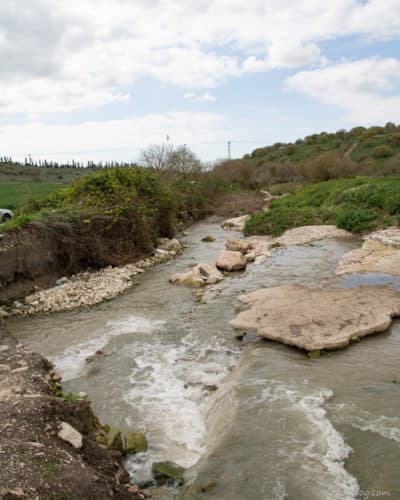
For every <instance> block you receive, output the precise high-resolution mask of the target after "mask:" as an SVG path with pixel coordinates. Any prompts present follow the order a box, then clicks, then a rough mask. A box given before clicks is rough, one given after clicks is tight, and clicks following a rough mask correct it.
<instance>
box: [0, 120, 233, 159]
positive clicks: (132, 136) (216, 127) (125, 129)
mask: <svg viewBox="0 0 400 500" xmlns="http://www.w3.org/2000/svg"><path fill="white" fill-rule="evenodd" d="M228 125H229V124H228V121H227V119H226V118H225V117H224V116H223V115H219V114H216V113H206V112H202V113H185V112H174V113H165V114H148V115H143V116H140V117H134V118H129V119H124V120H110V121H99V122H85V123H81V124H75V125H52V124H45V123H41V122H38V121H35V122H28V123H24V124H17V125H16V124H14V125H6V126H0V143H1V145H2V154H3V155H6V156H12V157H13V158H15V159H20V160H22V159H23V158H25V157H26V156H27V155H28V154H31V155H32V156H33V157H34V158H35V159H39V158H45V159H48V160H51V159H54V160H61V161H62V160H64V161H67V160H71V159H72V158H75V159H80V160H85V161H86V160H93V161H99V160H105V159H109V160H136V159H137V158H138V157H139V155H140V151H141V149H142V148H144V147H146V146H147V145H148V144H152V143H156V144H159V143H162V142H164V141H165V139H166V136H167V134H168V136H169V137H170V140H171V141H172V142H173V143H175V144H178V143H179V144H185V143H186V144H188V145H189V146H190V147H192V148H193V149H194V151H196V152H198V153H199V154H200V156H201V157H202V158H203V159H205V160H211V159H214V158H215V157H216V156H218V155H219V153H215V150H213V149H212V148H211V149H210V148H207V149H206V148H201V145H202V144H203V143H206V144H210V143H215V142H218V141H219V142H220V143H221V144H223V143H224V141H226V137H225V135H221V130H222V131H225V130H227V129H229V126H228ZM222 133H224V132H222ZM194 137H195V138H196V143H195V144H193V145H192V144H191V141H193V138H194ZM221 150H222V151H225V147H223V149H221Z"/></svg>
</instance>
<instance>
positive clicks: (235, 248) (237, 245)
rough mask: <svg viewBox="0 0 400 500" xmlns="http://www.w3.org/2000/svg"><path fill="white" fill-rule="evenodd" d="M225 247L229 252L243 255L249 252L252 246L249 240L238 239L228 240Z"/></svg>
mask: <svg viewBox="0 0 400 500" xmlns="http://www.w3.org/2000/svg"><path fill="white" fill-rule="evenodd" d="M225 247H226V249H227V250H230V251H231V252H240V253H242V254H243V255H244V254H246V253H248V252H250V250H252V248H253V245H252V244H251V242H250V241H249V240H241V239H239V238H229V239H228V240H227V241H226V243H225Z"/></svg>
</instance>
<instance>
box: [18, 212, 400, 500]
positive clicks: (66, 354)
mask: <svg viewBox="0 0 400 500" xmlns="http://www.w3.org/2000/svg"><path fill="white" fill-rule="evenodd" d="M207 235H212V236H214V237H215V238H216V240H215V242H212V243H204V242H201V238H203V237H204V236H207ZM228 236H230V233H229V232H226V231H223V230H222V229H220V228H219V226H218V225H217V224H213V223H212V222H208V223H201V224H198V225H196V226H193V228H191V234H190V235H188V236H187V237H186V238H184V240H185V241H186V243H188V245H189V248H188V249H187V250H186V251H185V252H184V254H183V256H182V257H179V258H178V259H177V260H175V261H172V262H169V263H166V264H163V265H160V266H157V267H155V268H153V269H151V270H149V271H148V272H146V273H145V275H143V276H140V277H139V278H138V279H137V284H136V285H137V286H135V287H134V288H132V290H131V291H129V292H128V293H126V294H124V295H123V296H120V297H118V298H117V299H115V300H113V301H111V302H108V303H105V304H101V305H99V306H97V307H94V308H92V309H89V310H84V311H79V312H71V313H65V314H57V315H51V316H41V317H36V318H33V319H26V320H14V321H13V322H12V323H11V325H10V327H11V329H12V331H13V333H14V334H15V335H16V336H18V338H19V339H20V340H21V341H23V342H24V343H25V344H27V345H28V346H29V347H31V348H33V349H35V350H37V351H39V352H41V353H43V354H45V355H47V356H48V357H49V358H50V359H52V360H53V361H54V362H55V363H56V366H57V369H58V370H59V372H60V373H61V374H62V376H63V379H64V391H65V392H67V391H72V392H79V391H85V392H87V393H88V394H89V397H90V399H91V401H92V403H93V408H94V410H95V412H96V413H97V415H98V416H99V418H100V420H101V421H102V422H103V423H106V422H107V423H109V424H111V425H113V426H116V427H120V428H121V429H123V430H128V429H130V430H138V431H143V432H145V434H146V435H147V437H148V440H149V445H150V446H149V450H148V452H146V453H143V454H140V455H138V456H135V457H131V458H129V459H128V461H127V464H126V465H127V468H128V470H129V472H130V473H131V476H132V480H133V481H134V482H136V481H139V482H141V481H146V480H147V479H149V478H150V470H151V463H152V462H153V461H156V460H167V459H168V460H172V461H175V462H177V463H179V464H181V465H183V466H185V467H187V468H188V476H189V478H190V480H191V481H192V482H193V484H192V487H191V488H189V490H188V491H186V492H184V493H182V492H178V491H177V490H174V489H171V490H168V489H167V490H164V492H163V494H162V495H161V493H159V495H160V496H157V498H163V499H172V498H176V496H179V495H180V496H181V497H183V498H185V499H200V498H213V499H220V500H228V499H229V500H264V499H265V500H266V499H271V500H277V499H284V498H288V499H291V500H292V499H293V500H302V499H304V500H313V499H316V500H320V499H321V500H324V499H333V500H334V499H338V500H339V499H351V498H368V497H369V498H373V497H375V496H379V497H383V498H385V497H388V498H391V499H398V498H400V474H399V472H400V467H399V465H400V413H399V409H400V369H399V366H400V365H399V360H400V325H399V323H398V322H395V323H394V324H393V326H392V328H391V329H390V330H389V331H388V332H386V333H383V334H379V335H376V336H371V337H369V338H365V339H363V340H361V341H360V342H358V343H357V344H354V345H352V346H351V347H349V348H348V349H345V350H342V351H336V352H331V353H329V354H326V355H324V356H322V357H321V358H319V359H315V360H310V359H308V358H307V357H306V356H305V355H304V353H302V352H300V351H298V350H296V349H293V348H289V347H286V346H283V345H280V344H277V343H273V342H268V341H264V340H259V339H256V338H255V337H254V336H253V335H247V336H246V337H245V340H244V341H243V342H239V341H237V340H235V338H234V332H233V331H232V330H231V328H230V327H229V325H228V322H229V320H230V319H232V318H233V317H234V316H235V307H237V304H238V301H237V298H238V295H240V294H241V293H244V292H251V291H253V290H257V289H259V288H260V287H270V286H277V285H281V284H286V283H301V284H311V285H314V286H321V285H322V286H323V285H324V284H327V283H328V278H329V277H331V276H332V275H333V273H334V270H335V268H336V265H337V262H338V260H339V258H340V257H341V255H342V254H343V253H345V252H348V251H349V250H351V249H352V248H354V247H355V246H357V245H358V243H357V242H354V241H336V240H325V241H320V242H316V243H314V244H312V245H309V246H305V247H290V248H287V249H278V250H276V251H275V252H274V256H273V258H272V259H271V260H269V261H266V262H265V263H264V264H261V265H257V266H256V265H251V266H249V267H248V269H247V271H246V272H244V273H237V274H233V275H230V276H229V277H227V278H226V279H225V280H224V281H223V282H221V283H220V284H218V285H215V286H212V287H210V288H209V289H208V290H207V291H206V293H205V295H204V300H203V303H197V302H196V301H195V300H194V297H193V295H192V291H191V289H189V288H187V287H185V286H180V285H171V284H169V283H168V278H169V276H170V275H171V274H173V273H175V272H182V271H185V270H187V269H188V268H190V267H192V266H193V265H194V264H196V263H197V262H200V261H209V262H212V261H213V260H214V259H215V257H216V255H217V253H218V252H219V250H221V249H222V248H223V247H224V242H225V240H226V238H227V237H228ZM235 236H237V234H236V235H235ZM363 280H364V282H373V283H374V282H377V284H379V283H381V282H388V281H389V282H391V281H393V280H392V279H391V278H390V277H385V276H378V277H377V276H373V277H371V276H369V277H368V276H366V277H363V278H357V277H349V278H340V279H339V278H336V279H335V280H333V284H334V285H335V286H354V285H356V284H358V283H359V282H360V281H361V282H363ZM394 285H395V286H398V283H394ZM315 306H316V307H318V304H315ZM99 349H100V350H101V351H102V352H101V353H99V354H96V351H98V350H99ZM396 381H397V382H399V383H395V382H396ZM210 481H215V482H216V485H214V486H215V487H213V488H210V490H209V491H207V492H202V491H201V486H202V485H203V486H204V485H205V484H206V483H209V482H210Z"/></svg>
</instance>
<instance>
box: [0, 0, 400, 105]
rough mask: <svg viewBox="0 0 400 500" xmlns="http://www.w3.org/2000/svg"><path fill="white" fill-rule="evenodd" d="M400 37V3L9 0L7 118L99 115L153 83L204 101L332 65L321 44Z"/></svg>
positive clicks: (1, 49) (2, 14)
mask: <svg viewBox="0 0 400 500" xmlns="http://www.w3.org/2000/svg"><path fill="white" fill-rule="evenodd" d="M399 33H400V2H399V1H398V0H386V1H385V2H382V1H381V0H380V1H378V0H369V1H367V2H365V1H360V0H341V1H340V2H328V3H326V2H321V1H320V0H270V1H269V2H265V0H250V1H249V2H247V3H243V2H242V0H230V1H229V2H227V1H226V0H197V1H196V2H182V1H180V0H135V1H134V2H132V1H128V0H80V1H79V2H71V1H70V0H57V2H54V0H18V5H16V2H15V0H2V1H1V3H0V65H1V74H0V91H1V92H0V112H3V113H23V112H26V113H43V112H59V111H70V110H71V111H72V110H75V109H85V108H90V107H99V106H102V105H104V104H108V103H110V102H113V101H120V100H126V99H129V94H128V92H127V91H126V88H129V89H131V88H132V86H133V85H134V83H135V82H136V81H138V80H139V79H141V78H144V77H152V78H155V79H157V80H158V81H160V82H162V83H165V84H168V85H173V86H177V87H180V88H183V89H185V90H187V91H190V92H196V93H199V92H201V91H204V90H205V89H212V88H213V87H215V86H217V85H220V84H221V83H223V82H224V81H226V79H228V78H237V77H240V76H241V75H243V74H244V73H251V72H263V71H270V70H271V69H274V68H298V67H304V66H307V67H308V66H310V65H317V66H318V65H324V64H326V63H327V61H326V58H325V57H324V54H323V53H322V50H321V46H320V43H321V42H322V41H326V40H332V39H335V38H337V37H340V36H348V35H359V36H366V37H368V38H373V39H389V38H396V37H397V38H398V37H399Z"/></svg>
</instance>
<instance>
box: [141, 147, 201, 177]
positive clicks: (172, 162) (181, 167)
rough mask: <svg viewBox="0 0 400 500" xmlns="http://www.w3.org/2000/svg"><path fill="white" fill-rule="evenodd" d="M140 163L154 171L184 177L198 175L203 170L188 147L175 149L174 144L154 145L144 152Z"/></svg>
mask: <svg viewBox="0 0 400 500" xmlns="http://www.w3.org/2000/svg"><path fill="white" fill-rule="evenodd" d="M140 161H141V163H142V164H143V165H144V166H146V167H150V168H153V169H154V170H158V171H160V170H163V171H168V172H177V173H180V174H183V175H187V174H196V173H199V172H201V170H202V165H201V162H200V160H199V159H198V158H197V157H196V155H195V154H194V153H193V152H192V151H191V150H190V149H189V148H188V147H187V146H178V147H176V148H174V146H172V144H171V145H170V144H152V145H150V146H149V147H148V148H147V149H145V150H144V151H143V152H142V156H141V159H140Z"/></svg>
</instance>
